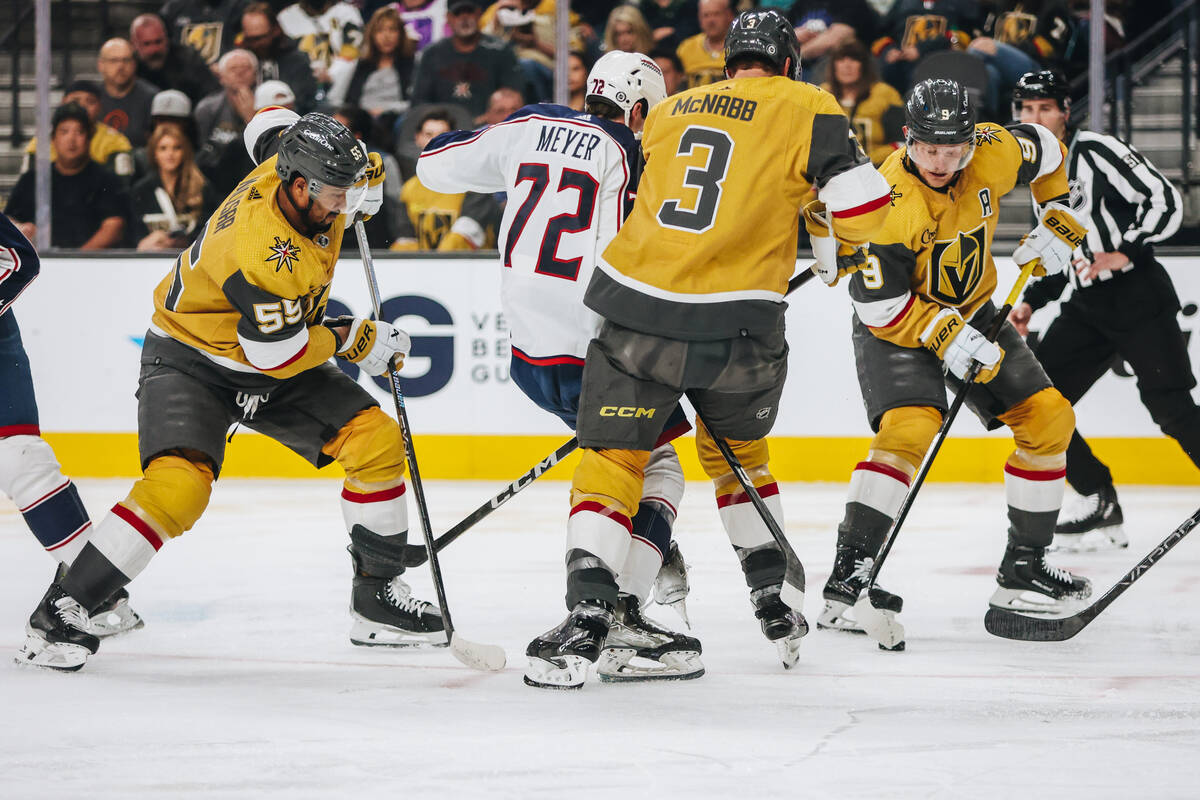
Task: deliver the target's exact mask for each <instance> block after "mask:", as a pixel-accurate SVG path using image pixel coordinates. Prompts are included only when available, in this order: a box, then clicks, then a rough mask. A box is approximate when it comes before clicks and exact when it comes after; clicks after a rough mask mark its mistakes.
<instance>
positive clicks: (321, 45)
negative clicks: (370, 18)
mask: <svg viewBox="0 0 1200 800" xmlns="http://www.w3.org/2000/svg"><path fill="white" fill-rule="evenodd" d="M278 19H279V27H280V28H281V29H282V30H283V32H284V33H285V34H286V35H287V36H290V37H291V38H293V39H295V40H296V44H297V46H298V47H299V49H300V52H302V53H305V54H306V55H307V56H308V59H309V61H311V62H312V64H313V66H314V67H318V66H319V67H324V68H325V69H327V70H329V75H330V80H331V81H334V82H336V81H337V79H338V78H339V77H341V74H342V73H344V72H353V71H354V66H355V62H356V61H357V60H358V56H359V52H360V50H361V49H362V43H363V19H362V14H361V13H359V10H358V9H357V8H355V7H354V6H352V5H350V4H349V3H346V2H339V3H334V4H333V5H332V6H330V7H329V8H328V9H326V10H325V12H324V13H322V14H321V15H320V16H316V17H314V16H311V15H309V14H308V12H306V11H305V10H304V8H303V7H302V6H301V5H300V4H299V3H294V4H292V5H290V6H288V7H287V8H285V9H284V10H283V11H280V12H279V17H278Z"/></svg>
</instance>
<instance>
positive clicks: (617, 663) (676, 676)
mask: <svg viewBox="0 0 1200 800" xmlns="http://www.w3.org/2000/svg"><path fill="white" fill-rule="evenodd" d="M596 674H597V675H598V676H599V678H600V680H602V681H607V682H614V683H615V682H619V681H672V680H675V681H683V680H690V679H692V678H699V677H700V676H701V675H703V674H704V664H702V663H701V662H700V640H699V639H696V638H695V637H692V636H686V635H684V634H682V633H675V632H673V631H670V630H667V629H666V628H664V627H662V626H661V625H659V624H658V623H656V622H654V621H653V620H651V619H647V618H646V617H644V616H642V612H641V604H640V603H639V602H638V599H637V597H635V596H634V595H632V594H623V595H621V596H620V597H618V598H617V608H616V611H615V613H614V615H613V624H612V627H611V628H609V631H608V638H607V639H606V640H605V642H604V648H603V650H601V652H600V660H599V661H598V662H597V664H596Z"/></svg>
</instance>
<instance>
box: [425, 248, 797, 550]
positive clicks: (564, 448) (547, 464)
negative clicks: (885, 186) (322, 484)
mask: <svg viewBox="0 0 1200 800" xmlns="http://www.w3.org/2000/svg"><path fill="white" fill-rule="evenodd" d="M814 275H815V273H814V272H813V271H812V266H811V265H810V266H809V267H807V268H805V269H803V270H801V271H800V272H799V273H797V274H796V275H794V276H793V277H792V279H791V280H789V281H788V287H787V294H791V293H792V292H794V291H796V290H797V289H799V288H800V287H801V286H803V285H804V284H805V283H807V282H808V281H809V280H810V279H811V278H812V277H813V276H814ZM785 296H786V295H785ZM578 446H579V440H578V439H575V438H573V437H572V438H571V439H570V440H569V441H567V442H564V443H563V444H562V445H560V446H559V448H558V449H557V450H555V451H554V452H553V453H551V454H550V455H548V456H546V457H545V458H543V459H542V460H541V461H539V462H538V463H537V464H535V465H534V466H533V467H532V468H531V469H529V470H527V471H526V472H525V473H524V474H523V475H521V476H520V477H519V478H517V479H516V480H515V481H513V482H512V483H510V484H509V485H508V486H505V487H504V489H503V490H501V491H500V493H499V494H497V495H496V496H494V497H492V498H491V499H490V500H488V501H487V502H486V503H484V504H483V505H481V506H480V507H479V508H477V509H475V510H474V511H472V512H471V513H470V514H468V515H467V516H466V517H465V518H464V519H463V520H462V521H461V522H459V523H458V524H457V525H455V526H454V527H453V528H451V529H450V530H448V531H446V532H445V533H443V534H442V535H441V536H439V537H437V539H435V540H434V550H435V551H436V552H439V553H440V552H441V551H442V550H444V549H445V548H446V547H447V546H448V545H449V544H450V543H451V542H453V541H454V540H455V539H457V538H458V537H460V536H462V535H463V534H464V533H466V532H467V531H468V530H470V529H471V528H472V527H474V525H475V524H476V523H477V522H479V521H481V520H482V519H484V518H485V517H487V516H488V515H489V514H491V513H492V512H493V511H495V510H496V509H497V508H499V507H500V506H502V505H504V504H505V503H507V502H508V501H509V500H511V499H512V498H513V496H514V495H516V494H517V492H520V491H521V490H522V489H524V488H525V487H527V486H528V485H529V484H531V483H533V482H534V481H535V480H537V479H538V478H540V477H541V476H542V475H544V474H545V473H546V471H547V470H549V469H550V468H551V467H553V466H554V465H555V464H557V463H558V462H560V461H562V460H563V459H564V458H566V457H567V456H569V455H570V454H571V453H572V452H574V450H575V448H577V447H578ZM427 557H428V551H427V550H426V549H425V548H424V547H418V546H417V545H412V544H410V545H406V546H405V548H404V566H406V567H419V566H420V565H422V564H424V563H425V559H426V558H427Z"/></svg>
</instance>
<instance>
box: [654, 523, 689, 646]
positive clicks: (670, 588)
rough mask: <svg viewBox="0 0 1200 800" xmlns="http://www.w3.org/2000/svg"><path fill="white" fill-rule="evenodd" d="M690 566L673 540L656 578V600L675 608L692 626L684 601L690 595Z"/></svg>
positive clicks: (685, 622)
mask: <svg viewBox="0 0 1200 800" xmlns="http://www.w3.org/2000/svg"><path fill="white" fill-rule="evenodd" d="M687 571H688V566H687V564H686V563H684V560H683V554H682V553H680V552H679V545H677V544H675V541H674V540H672V541H671V548H670V549H669V550H668V551H667V556H666V558H664V559H663V563H662V566H661V567H659V569H658V575H657V576H656V577H655V578H654V602H656V603H658V604H659V605H664V606H670V607H671V608H673V609H675V612H676V613H677V614H679V617H680V618H681V619H682V620H683V624H684V625H687V626H688V627H689V628H690V627H692V623H691V621H690V620H689V619H688V615H687V605H686V604H685V603H684V601H685V600H686V599H687V596H688V591H689V587H688V573H687Z"/></svg>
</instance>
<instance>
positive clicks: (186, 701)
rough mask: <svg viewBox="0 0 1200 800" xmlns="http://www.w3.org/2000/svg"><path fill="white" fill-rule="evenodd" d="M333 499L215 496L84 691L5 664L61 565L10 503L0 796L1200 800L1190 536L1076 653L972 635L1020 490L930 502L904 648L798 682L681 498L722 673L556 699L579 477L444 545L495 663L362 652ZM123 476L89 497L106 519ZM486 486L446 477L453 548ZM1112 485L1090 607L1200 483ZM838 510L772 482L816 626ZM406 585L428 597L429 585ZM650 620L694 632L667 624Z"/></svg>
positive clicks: (918, 537)
mask: <svg viewBox="0 0 1200 800" xmlns="http://www.w3.org/2000/svg"><path fill="white" fill-rule="evenodd" d="M339 486H340V484H339V483H338V482H336V481H290V482H272V481H249V480H244V481H235V480H222V481H220V482H218V484H217V486H216V490H215V492H214V495H213V499H212V503H211V504H210V506H209V509H208V511H207V513H206V514H205V515H204V517H203V519H202V520H201V522H200V523H199V525H198V526H197V527H196V529H195V530H193V531H191V532H189V533H188V534H186V535H185V536H184V538H183V539H182V540H181V541H176V542H171V543H169V544H168V545H167V546H166V547H164V548H163V550H162V552H161V553H160V554H159V555H158V556H157V557H156V558H155V560H154V562H153V563H152V564H151V565H150V567H149V568H148V569H147V570H146V572H145V573H143V575H142V576H141V577H140V578H139V579H138V580H137V581H136V582H135V583H133V584H132V585H131V586H130V591H131V595H132V600H133V604H134V607H135V608H136V609H137V610H138V611H139V612H140V613H141V614H142V615H143V617H144V618H145V619H146V628H145V629H144V630H141V631H138V632H135V633H132V634H130V635H128V636H125V637H121V638H118V639H114V640H107V641H105V642H103V644H102V645H101V648H100V652H99V653H98V654H97V655H96V656H95V657H93V659H92V661H91V662H90V663H89V664H88V665H87V666H86V667H85V668H84V670H83V671H82V672H80V673H77V674H72V675H63V674H57V673H48V672H43V671H39V670H29V669H19V668H17V667H16V666H13V665H12V664H11V662H10V658H11V654H12V653H13V652H15V651H16V649H17V647H18V646H19V644H20V642H21V641H22V636H23V626H24V621H25V617H26V616H27V615H28V613H29V611H30V610H31V609H32V608H33V606H34V604H35V603H36V602H37V600H38V598H39V597H40V596H41V594H42V592H43V591H44V590H45V587H46V585H47V584H48V582H49V580H50V577H51V574H52V572H53V567H52V565H51V563H50V561H49V559H47V558H46V556H45V555H44V554H43V553H42V552H41V548H40V547H38V546H37V543H36V542H35V541H34V540H33V538H32V536H31V535H30V534H29V533H28V531H27V530H26V528H25V527H24V524H23V522H22V520H21V518H20V516H19V515H18V514H17V512H16V510H15V508H13V507H12V506H11V504H7V503H4V502H3V501H0V552H2V553H3V557H2V558H0V578H2V579H0V646H2V647H3V648H4V653H3V662H2V663H0V709H3V719H4V721H5V724H4V725H3V726H2V727H0V798H26V797H49V798H56V797H70V796H80V797H82V796H87V797H89V798H129V797H146V798H160V797H204V798H233V797H238V798H240V797H246V798H251V797H254V798H257V797H275V796H279V797H288V798H308V797H314V798H315V797H322V798H323V797H353V796H362V797H367V796H372V797H402V798H434V797H437V798H462V797H480V798H482V797H487V798H497V797H499V798H508V797H511V798H538V797H554V798H563V797H566V798H571V797H592V796H599V795H601V794H604V795H605V796H608V797H621V796H624V797H628V798H630V799H631V800H632V798H652V799H656V798H676V797H680V798H688V799H689V800H699V798H709V797H712V798H750V797H755V798H758V797H761V798H770V797H787V798H804V797H808V796H814V797H822V796H829V795H834V796H837V797H839V798H846V797H870V798H882V797H921V798H977V797H997V798H1000V797H1003V798H1012V797H1022V796H1028V797H1035V796H1037V797H1040V796H1046V797H1055V798H1074V797H1080V798H1089V799H1090V798H1101V797H1123V798H1132V797H1164V798H1174V797H1192V796H1195V791H1196V789H1195V787H1196V785H1197V784H1198V781H1200V767H1198V766H1197V759H1196V758H1195V754H1196V752H1197V749H1198V748H1200V641H1198V637H1197V629H1198V627H1200V612H1198V609H1197V605H1198V601H1200V585H1198V584H1200V544H1197V542H1194V541H1184V542H1183V543H1181V544H1180V545H1179V547H1177V548H1176V549H1175V550H1174V551H1172V552H1171V553H1170V554H1169V555H1168V556H1167V557H1166V558H1165V559H1164V560H1163V561H1162V563H1161V564H1159V565H1158V566H1156V567H1155V568H1154V569H1153V570H1152V571H1151V573H1150V574H1148V575H1146V576H1145V577H1144V578H1142V579H1141V580H1140V581H1139V582H1138V585H1137V586H1135V587H1134V588H1132V589H1130V591H1129V592H1127V593H1126V594H1125V595H1124V596H1122V597H1121V598H1120V600H1118V601H1117V602H1116V603H1115V604H1114V605H1113V606H1112V607H1111V608H1110V609H1109V610H1108V611H1106V612H1105V613H1104V614H1103V615H1101V617H1100V618H1099V619H1097V620H1096V621H1095V622H1094V623H1093V624H1092V625H1091V626H1089V627H1088V628H1087V629H1086V630H1085V631H1083V632H1082V633H1081V634H1080V635H1079V636H1078V637H1076V638H1075V639H1072V640H1071V641H1068V642H1064V643H1059V644H1028V643H1020V642H1009V641H1003V640H1000V639H995V638H993V637H991V636H989V635H988V634H987V633H985V632H984V630H983V625H982V619H983V614H984V611H985V609H986V605H987V598H988V596H989V594H990V593H991V591H992V589H993V588H994V583H993V580H992V575H993V572H994V570H995V567H996V565H997V564H998V562H999V559H1000V557H1001V555H1002V553H1003V551H1004V530H1005V519H1004V499H1003V488H1002V487H1001V485H1000V484H994V485H980V486H973V485H960V486H950V485H945V484H933V485H930V486H928V487H926V488H925V489H924V491H923V492H922V494H921V497H920V499H919V501H918V502H917V504H916V506H915V507H914V510H913V513H912V514H911V516H910V518H909V520H908V522H907V523H906V525H905V528H904V530H903V531H902V533H901V536H900V539H899V541H898V542H897V545H896V548H895V550H894V551H893V553H892V555H891V556H890V557H889V559H888V562H887V565H886V567H885V569H884V573H885V577H886V585H887V587H888V588H889V589H890V590H892V591H895V592H897V593H899V594H900V595H902V596H903V597H904V599H905V605H904V613H903V614H902V619H903V621H904V624H905V627H906V628H907V630H908V650H907V652H904V653H883V652H880V651H878V650H876V649H875V646H874V645H873V644H871V643H870V642H868V641H866V640H865V639H863V638H860V637H854V636H850V635H846V634H839V633H831V632H826V631H816V630H814V631H813V632H812V633H811V634H810V635H809V636H808V637H807V638H806V639H805V640H804V642H803V645H802V648H801V653H800V662H799V664H798V665H797V666H796V667H795V668H794V669H793V670H791V671H790V672H784V670H783V669H782V667H781V666H780V665H779V662H778V660H777V659H776V655H775V648H774V647H773V646H772V645H771V644H770V643H768V642H767V641H766V640H765V639H764V638H763V637H762V635H761V634H760V633H759V631H758V625H757V623H756V622H755V620H754V618H753V614H752V611H751V607H750V602H749V599H748V593H747V590H746V588H745V586H744V583H743V581H742V577H741V574H740V571H739V569H738V566H737V562H736V559H735V557H734V555H733V553H732V552H731V550H730V548H729V545H728V543H727V541H726V539H725V536H724V534H723V533H722V531H721V529H720V524H719V521H718V518H717V514H716V511H715V505H714V503H713V500H712V496H711V492H710V490H709V488H708V486H707V485H705V484H696V483H692V484H689V485H688V488H687V494H686V495H685V499H684V503H683V507H682V508H681V510H680V516H679V522H678V525H677V527H676V531H677V535H678V540H679V542H680V546H681V548H682V549H683V552H684V555H685V557H686V559H687V561H688V563H689V564H690V565H691V567H692V572H691V578H692V593H691V595H690V597H689V598H688V611H689V615H690V617H691V619H692V622H693V625H694V629H693V633H695V634H696V635H697V636H699V637H700V639H701V640H702V642H703V644H704V655H703V659H704V663H705V666H706V667H707V670H708V674H706V675H705V676H704V677H702V678H700V679H698V680H695V681H687V682H682V683H670V684H665V685H664V684H659V685H655V684H639V685H612V684H602V683H599V682H598V681H595V680H592V681H590V682H589V683H588V684H587V685H586V686H585V687H584V688H583V690H582V691H580V692H575V693H569V694H563V693H558V692H546V691H538V690H534V689H530V688H528V687H526V686H525V685H523V683H522V681H521V670H522V668H523V666H524V648H525V645H526V644H527V643H528V642H529V640H530V639H531V638H532V637H533V636H535V635H537V634H539V633H541V632H542V631H544V630H546V629H548V628H549V627H551V626H553V625H555V624H557V623H558V622H559V621H560V620H561V619H562V617H563V616H564V613H565V609H564V607H563V600H562V597H563V591H564V588H563V549H562V543H563V531H564V522H565V516H566V510H567V488H566V485H565V484H564V483H561V482H559V483H555V482H540V483H538V484H536V485H534V486H532V487H531V488H529V489H528V490H526V491H525V492H524V493H522V494H521V496H520V497H518V498H515V499H514V500H513V501H512V502H511V503H510V504H508V505H506V506H505V507H504V508H503V509H501V510H500V511H498V512H496V513H495V514H493V515H492V516H491V517H489V518H488V519H487V520H485V521H484V522H483V523H481V524H480V525H479V526H477V527H476V528H475V529H472V530H471V531H470V532H469V533H468V534H466V535H465V536H463V538H462V539H461V540H459V541H458V542H455V543H454V544H453V545H451V546H450V547H449V548H447V549H446V550H445V551H444V552H443V554H442V569H443V571H444V574H445V577H446V584H447V592H448V595H449V599H450V603H451V610H452V612H453V614H454V620H455V623H456V625H457V626H458V628H459V630H460V631H461V632H462V634H463V635H464V636H467V637H469V638H471V639H474V640H476V641H480V642H487V643H494V644H499V645H501V646H503V647H504V648H505V649H506V651H507V653H508V662H509V664H508V668H507V669H506V670H505V671H504V672H501V673H494V674H489V673H482V672H474V671H472V670H470V669H468V668H466V667H464V666H462V665H460V664H459V663H458V662H457V661H455V660H454V658H453V657H452V656H451V655H450V654H449V653H448V652H447V651H446V650H445V649H438V650H428V651H423V652H416V651H411V650H406V651H388V650H382V649H363V648H355V647H352V646H351V645H350V644H349V642H348V641H347V632H348V630H349V617H348V614H347V605H348V601H349V593H350V580H349V577H350V563H349V556H348V555H347V554H346V552H345V546H346V544H347V537H346V535H345V533H344V529H343V526H342V521H341V516H340V512H339V509H338V503H337V496H338V491H339ZM127 488H128V481H87V480H85V481H80V489H81V492H82V493H83V497H84V500H85V502H86V503H87V505H88V508H89V509H90V510H91V511H92V513H93V514H99V513H100V512H101V510H103V509H105V508H107V507H108V506H110V505H111V504H112V502H113V501H114V500H115V499H117V498H119V497H121V496H122V495H123V494H124V492H125V491H126V490H127ZM497 488H499V487H497V486H493V485H491V484H482V483H452V482H436V483H431V484H429V485H428V487H427V490H428V495H429V504H430V509H431V513H432V515H433V518H434V526H435V533H436V532H441V531H443V530H445V529H446V528H448V527H450V526H451V525H452V524H454V523H455V522H457V521H458V519H460V518H461V517H462V516H464V515H465V514H466V513H467V512H468V511H470V510H471V509H473V508H474V507H475V506H476V505H477V504H478V503H479V502H480V501H482V500H483V499H484V498H485V497H487V496H488V495H489V494H490V493H492V492H494V491H496V490H497ZM1120 491H1121V503H1122V506H1123V508H1124V510H1125V517H1126V530H1127V531H1128V533H1129V536H1130V540H1131V543H1130V547H1129V549H1128V550H1125V551H1117V552H1107V553H1100V554H1080V555H1072V556H1069V557H1067V556H1062V555H1058V556H1055V557H1054V560H1055V562H1056V563H1061V565H1063V566H1066V567H1070V568H1072V569H1075V570H1078V571H1079V572H1081V573H1082V574H1085V575H1087V576H1088V577H1090V578H1091V579H1092V580H1093V581H1094V582H1095V584H1096V592H1097V594H1099V593H1100V592H1103V591H1104V590H1106V589H1107V588H1108V587H1109V586H1111V585H1112V584H1113V582H1115V581H1116V580H1117V578H1119V577H1120V576H1121V575H1122V574H1123V573H1124V572H1125V571H1126V570H1127V569H1128V568H1129V567H1130V566H1132V564H1133V563H1135V562H1136V561H1137V560H1138V559H1139V558H1141V557H1142V556H1143V555H1145V553H1147V552H1148V551H1149V550H1150V549H1151V548H1152V547H1153V546H1154V544H1156V543H1157V542H1158V541H1159V540H1161V539H1162V538H1163V537H1165V536H1166V535H1167V533H1169V532H1170V531H1171V530H1172V529H1173V528H1174V527H1175V526H1176V525H1178V524H1179V523H1180V522H1181V521H1182V520H1183V519H1185V518H1186V517H1187V516H1188V515H1189V514H1191V513H1192V512H1193V511H1194V510H1195V504H1196V503H1197V496H1198V494H1200V493H1197V492H1196V491H1195V489H1194V488H1137V487H1127V488H1126V487H1120ZM844 494H845V487H844V486H842V485H834V484H788V485H784V486H783V499H784V508H785V512H786V516H787V531H788V534H789V536H790V538H791V539H792V541H793V543H794V544H795V546H796V550H797V551H798V553H799V555H800V557H801V558H802V559H803V561H804V562H805V566H806V568H807V571H808V600H807V606H806V608H805V612H806V615H807V616H808V619H809V621H810V623H814V622H815V619H816V615H817V613H818V612H819V611H820V589H821V586H822V585H823V583H824V580H825V577H826V575H827V574H828V571H829V568H830V564H831V562H832V558H833V544H834V532H835V527H836V525H837V521H838V520H839V519H840V517H841V514H842V503H843V502H844ZM410 516H411V518H412V519H413V524H414V525H415V524H416V517H417V515H416V514H415V513H412V514H411V515H410ZM411 535H412V537H413V540H414V541H415V540H419V538H420V536H419V532H418V531H417V530H416V529H415V528H414V530H413V531H412V534H411ZM406 579H407V580H409V582H410V583H412V585H413V589H414V592H415V593H416V594H417V595H418V596H420V597H423V598H425V599H429V600H432V599H434V596H433V590H432V586H431V584H430V580H429V576H428V572H427V568H424V567H422V568H417V569H413V570H410V571H409V572H408V573H407V575H406ZM649 614H650V615H651V616H653V617H655V618H657V619H658V620H660V621H661V622H664V623H667V624H669V625H671V626H678V625H680V624H681V623H680V621H679V619H678V617H676V616H675V615H674V613H673V612H672V611H670V610H669V609H664V608H660V607H651V609H650V610H649Z"/></svg>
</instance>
